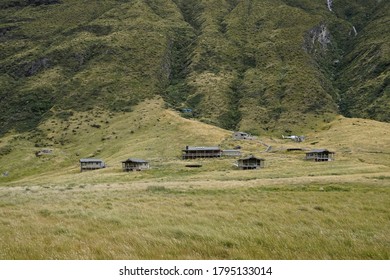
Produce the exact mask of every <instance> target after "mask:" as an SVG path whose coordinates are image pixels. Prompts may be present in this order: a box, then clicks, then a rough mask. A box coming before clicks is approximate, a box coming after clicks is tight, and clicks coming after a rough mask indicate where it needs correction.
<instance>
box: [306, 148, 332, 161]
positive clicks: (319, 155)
mask: <svg viewBox="0 0 390 280" xmlns="http://www.w3.org/2000/svg"><path fill="white" fill-rule="evenodd" d="M334 154H335V153H334V152H331V151H328V150H327V149H315V150H311V151H309V152H307V153H306V157H305V159H306V160H312V161H332V160H334Z"/></svg>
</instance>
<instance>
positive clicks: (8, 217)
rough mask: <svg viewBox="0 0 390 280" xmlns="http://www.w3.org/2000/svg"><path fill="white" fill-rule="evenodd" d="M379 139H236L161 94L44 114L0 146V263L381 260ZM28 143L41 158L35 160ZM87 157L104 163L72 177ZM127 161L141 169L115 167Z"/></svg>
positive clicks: (368, 126)
mask: <svg viewBox="0 0 390 280" xmlns="http://www.w3.org/2000/svg"><path fill="white" fill-rule="evenodd" d="M53 114H55V112H53ZM362 131H364V132H365V133H364V135H362V133H361V132H362ZM388 131H389V124H386V123H381V122H376V121H370V120H365V119H346V118H344V117H341V116H339V117H337V118H336V119H335V120H334V121H333V122H330V123H329V124H326V125H324V126H323V127H321V128H320V129H318V130H317V131H313V132H312V133H310V134H307V135H306V141H305V142H302V143H294V142H291V141H290V140H286V139H281V137H269V136H268V137H259V138H257V139H255V140H247V141H244V140H242V141H237V140H233V139H232V138H231V131H227V130H223V129H220V128H217V127H214V126H210V125H207V124H204V123H200V122H196V121H194V120H188V119H185V118H182V117H181V116H180V115H179V114H178V113H177V112H174V111H171V110H168V109H166V108H164V102H163V101H162V100H161V99H153V100H147V101H145V102H142V103H141V104H139V105H137V106H136V107H135V108H134V110H133V111H132V112H121V113H111V112H108V111H105V110H103V109H96V110H94V111H93V112H90V115H88V114H86V113H84V112H81V113H80V112H74V113H73V114H72V115H70V116H68V121H64V120H63V119H61V118H55V119H52V120H50V121H47V122H45V123H42V124H41V125H40V126H39V130H38V131H36V132H34V133H21V134H17V135H16V134H13V135H9V136H7V137H5V138H2V140H1V143H0V151H1V152H2V156H1V158H0V166H1V170H0V171H1V173H4V172H5V171H8V176H1V177H0V186H1V187H0V211H1V213H2V215H1V219H0V230H1V232H2V238H1V240H0V249H1V250H0V259H388V258H389V254H388V252H389V244H390V243H389V234H388V233H389V231H390V228H389V227H388V226H387V224H388V223H387V222H386V221H387V220H388V219H389V212H388V207H387V205H388V204H389V198H390V195H389V188H388V186H389V179H390V176H389V174H390V161H389V159H390V157H389V156H388V155H389V154H390V145H389V143H390V142H389V138H390V136H389V132H388ZM264 144H266V145H271V146H272V148H271V150H270V152H265V149H266V146H265V145H264ZM185 145H220V146H221V147H223V148H232V147H234V146H237V145H240V146H241V147H242V148H241V151H242V153H243V154H244V155H249V154H254V155H257V156H260V157H263V158H265V159H266V167H265V168H264V169H263V170H248V171H240V170H236V169H235V168H234V166H233V163H234V162H235V159H234V158H221V159H209V160H196V161H195V162H196V163H200V164H202V167H201V168H196V169H191V168H188V167H185V164H186V163H188V161H183V160H181V159H180V155H181V149H182V148H183V147H184V146H185ZM290 147H296V148H302V149H304V150H305V149H312V148H328V149H330V150H333V151H335V152H336V160H335V161H333V162H322V163H312V162H306V161H304V160H303V157H304V151H298V152H287V150H286V149H287V148H290ZM42 148H50V149H52V150H53V153H52V154H51V155H43V156H41V157H36V156H35V154H34V153H35V151H37V150H40V149H42ZM89 156H94V157H98V158H102V159H104V160H105V161H106V163H107V168H105V169H102V170H97V171H90V172H83V173H80V170H79V163H78V159H79V158H80V157H89ZM128 157H139V158H143V159H147V160H149V161H150V165H151V169H150V170H147V171H142V172H130V173H125V172H122V170H121V161H122V160H125V159H126V158H128ZM302 237H304V238H302Z"/></svg>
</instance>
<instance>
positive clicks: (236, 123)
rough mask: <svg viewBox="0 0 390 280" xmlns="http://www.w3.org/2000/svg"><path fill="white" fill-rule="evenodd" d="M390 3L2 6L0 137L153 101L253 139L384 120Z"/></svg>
mask: <svg viewBox="0 0 390 280" xmlns="http://www.w3.org/2000/svg"><path fill="white" fill-rule="evenodd" d="M388 6H389V4H388V3H386V1H376V0H371V1H356V0H355V1H352V0H350V1H344V2H343V3H338V2H336V3H334V7H333V11H329V10H328V8H327V6H326V1H322V0H317V1H307V0H306V1H304V0H301V1H290V0H285V1H271V0H258V1H250V0H245V1H237V0H223V1H217V0H208V1H206V0H188V1H184V0H132V1H125V0H121V1H120V0H117V1H115V0H105V1H77V0H61V1H50V0H42V1H22V0H20V1H16V0H8V1H2V3H1V4H0V8H1V10H0V18H1V20H0V47H1V50H2V51H1V52H0V110H1V112H2V114H1V115H0V122H1V126H0V135H1V134H4V133H6V132H7V131H9V130H11V129H16V130H18V131H25V130H31V129H34V128H35V127H36V126H37V125H38V124H39V123H40V122H41V121H42V120H44V119H48V118H50V117H51V116H53V115H54V114H57V116H58V114H59V115H60V116H61V117H63V118H64V119H66V116H67V114H71V112H72V111H88V110H91V109H93V108H96V107H102V108H105V109H109V110H111V111H130V110H132V107H133V106H134V105H135V104H138V103H139V102H140V101H142V100H145V99H146V98H151V97H153V96H156V95H161V96H162V97H163V98H164V99H165V101H166V102H167V105H168V106H171V107H173V108H175V109H178V110H180V109H183V108H191V109H192V111H193V116H194V117H196V118H198V119H199V120H201V121H204V122H207V123H210V124H214V125H218V126H221V127H224V128H228V129H241V130H246V131H249V132H252V133H262V132H265V131H267V132H268V133H279V132H287V133H288V132H296V133H299V132H304V131H307V130H312V129H315V128H316V127H317V125H319V124H321V123H323V122H328V121H330V120H331V119H332V118H333V116H334V115H335V114H336V113H338V111H339V110H341V112H342V113H344V114H345V115H347V116H363V117H367V118H373V119H377V120H381V121H388V120H389V114H388V113H387V112H386V108H387V107H388V104H389V99H390V98H389V87H388V81H389V70H388V69H389V67H388V65H389V60H390V59H389V50H388V45H389V44H388V43H389V32H388V27H387V26H388V24H386V23H387V22H388V18H389V12H388V11H389V10H390V9H388ZM353 27H355V29H356V30H357V32H358V33H357V34H355V33H354V32H353ZM339 106H340V107H339ZM362 114H363V115H362Z"/></svg>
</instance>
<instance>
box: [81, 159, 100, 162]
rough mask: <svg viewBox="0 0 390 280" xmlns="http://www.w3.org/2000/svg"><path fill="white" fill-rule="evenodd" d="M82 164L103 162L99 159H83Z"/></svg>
mask: <svg viewBox="0 0 390 280" xmlns="http://www.w3.org/2000/svg"><path fill="white" fill-rule="evenodd" d="M80 162H103V160H101V159H98V158H81V159H80Z"/></svg>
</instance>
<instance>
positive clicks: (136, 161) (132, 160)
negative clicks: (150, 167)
mask: <svg viewBox="0 0 390 280" xmlns="http://www.w3.org/2000/svg"><path fill="white" fill-rule="evenodd" d="M122 162H123V163H124V162H135V163H148V161H147V160H143V159H139V158H128V159H126V160H125V161H122Z"/></svg>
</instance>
